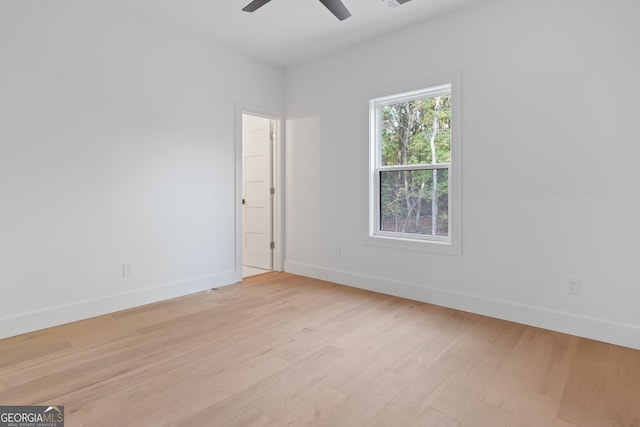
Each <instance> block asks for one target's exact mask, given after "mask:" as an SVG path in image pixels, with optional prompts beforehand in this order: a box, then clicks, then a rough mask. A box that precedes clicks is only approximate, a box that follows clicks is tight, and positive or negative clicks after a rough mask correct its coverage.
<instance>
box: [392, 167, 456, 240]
mask: <svg viewBox="0 0 640 427" xmlns="http://www.w3.org/2000/svg"><path fill="white" fill-rule="evenodd" d="M434 183H435V186H434ZM434 217H435V218H436V221H433V218H434ZM448 228H449V170H448V169H434V170H404V171H384V172H380V230H381V231H391V232H399V233H412V234H422V235H427V236H448V234H449V230H448Z"/></svg>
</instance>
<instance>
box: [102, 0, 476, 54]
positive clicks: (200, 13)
mask: <svg viewBox="0 0 640 427" xmlns="http://www.w3.org/2000/svg"><path fill="white" fill-rule="evenodd" d="M250 1H251V0H101V1H100V3H101V4H103V5H105V6H107V5H108V6H109V7H115V8H117V9H119V10H120V11H121V12H122V11H124V12H126V13H128V14H132V15H135V16H138V17H141V18H144V19H147V20H152V21H155V22H157V23H161V24H163V25H170V26H172V27H174V28H176V29H178V30H181V31H188V32H190V33H193V34H196V35H199V36H203V37H206V38H207V39H209V40H212V41H215V42H216V43H218V44H220V45H223V46H226V47H229V48H232V49H234V50H237V51H240V52H243V53H245V54H247V55H249V56H252V57H255V58H259V59H261V60H264V61H266V62H268V63H271V64H274V65H277V66H280V67H288V66H291V65H295V64H298V63H301V62H303V61H305V60H308V59H310V58H313V57H317V56H320V55H323V54H326V53H329V52H332V51H336V50H339V49H342V48H345V47H348V46H351V45H354V44H357V43H360V42H362V41H364V40H366V39H368V38H371V37H376V36H379V35H382V34H385V33H388V32H391V31H395V30H398V29H400V28H404V27H407V26H411V25H413V24H416V23H417V22H420V21H425V20H428V19H430V18H433V17H434V16H437V15H440V14H443V13H446V12H448V11H451V10H453V9H456V8H459V7H462V6H465V5H468V4H471V3H475V2H477V1H479V0H411V1H410V2H408V3H405V4H404V5H402V6H400V7H389V6H388V4H387V3H388V0H343V2H344V4H345V6H346V7H347V8H348V9H349V11H350V12H351V14H352V16H351V17H350V18H348V19H346V20H344V21H342V22H341V21H339V20H338V19H337V18H336V17H335V16H333V14H331V12H329V10H328V9H326V8H325V7H324V6H323V5H322V3H320V1H318V0H272V1H271V2H270V3H268V4H266V5H265V6H263V7H262V8H260V9H258V10H257V11H256V12H253V13H248V12H243V11H242V8H243V7H244V6H246V5H247V4H248V3H249V2H250Z"/></svg>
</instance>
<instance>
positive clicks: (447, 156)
mask: <svg viewBox="0 0 640 427" xmlns="http://www.w3.org/2000/svg"><path fill="white" fill-rule="evenodd" d="M451 106H452V97H451V85H443V86H437V87H432V88H429V89H425V90H421V91H416V92H410V93H405V94H400V95H395V96H389V97H385V98H378V99H374V100H372V101H371V120H372V138H373V139H372V154H373V155H372V160H373V164H372V177H371V179H372V182H373V186H372V193H373V194H372V210H373V212H372V213H373V215H372V222H373V224H372V227H371V228H372V235H374V236H381V237H395V238H401V239H412V240H423V241H435V242H442V243H448V242H450V231H451V221H450V211H449V210H450V205H451V204H450V197H449V196H450V176H451V174H450V171H451V157H452V156H451V153H452V150H451V148H452V147H451V141H452V138H451V136H452V135H451V133H452V127H451V111H452V109H451Z"/></svg>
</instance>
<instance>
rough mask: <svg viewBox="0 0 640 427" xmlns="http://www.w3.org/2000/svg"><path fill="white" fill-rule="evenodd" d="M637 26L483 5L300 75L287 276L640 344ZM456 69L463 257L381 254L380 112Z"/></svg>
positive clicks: (631, 18) (530, 7) (585, 14)
mask: <svg viewBox="0 0 640 427" xmlns="http://www.w3.org/2000/svg"><path fill="white" fill-rule="evenodd" d="M405 7H406V6H405ZM638 16H640V4H639V3H638V2H636V1H632V0H612V1H607V2H603V1H598V0H588V1H585V0H561V1H558V0H542V1H535V2H532V1H514V0H502V1H500V0H497V1H487V2H483V3H482V4H477V5H475V6H472V7H471V8H466V9H464V10H460V11H458V12H454V13H452V14H450V15H447V16H444V17H441V18H439V19H437V20H434V21H431V22H425V23H424V24H423V25H420V26H418V27H414V28H411V29H407V30H405V31H403V32H399V33H395V34H393V35H389V36H387V37H383V38H381V39H378V40H375V41H371V42H369V43H367V44H364V45H361V46H358V47H355V48H352V49H349V50H346V51H343V52H341V53H339V54H335V55H332V56H329V57H325V58H322V59H319V60H316V61H313V62H309V63H306V64H303V65H300V66H297V67H294V68H292V69H289V70H287V73H286V94H287V96H286V105H287V118H288V122H287V131H288V134H287V165H286V170H287V182H288V187H287V209H286V218H287V241H286V251H287V254H286V258H287V261H286V265H285V268H286V270H287V271H290V272H295V273H300V274H305V275H308V276H313V277H318V278H323V279H329V280H334V281H337V282H340V283H344V284H349V285H353V286H358V287H363V288H368V289H373V290H377V291H381V292H385V293H390V294H395V295H401V296H406V297H410V298H415V299H418V300H423V301H429V302H434V303H436V304H442V305H446V306H451V307H456V308H460V309H463V310H468V311H472V312H477V313H482V314H487V315H490V316H495V317H500V318H505V319H510V320H514V321H517V322H522V323H527V324H531V325H537V326H541V327H545V328H550V329H554V330H559V331H564V332H569V333H572V334H576V335H580V336H586V337H591V338H595V339H599V340H604V341H609V342H613V343H618V344H622V345H626V346H630V347H635V348H640V309H639V308H638V301H640V279H639V278H638V269H637V266H638V261H637V256H638V253H639V252H638V249H637V243H638V238H639V237H640V223H639V218H640V192H639V190H638V184H637V183H638V182H640V168H639V167H638V166H637V162H638V159H640V144H638V133H637V123H638V116H639V113H640V103H639V102H638V100H639V99H640V79H639V78H638V76H640V53H639V52H640V51H639V50H638V43H637V42H638V40H640V27H638V25H637V22H636V21H637V17H638ZM457 71H459V72H461V73H462V85H463V91H462V98H463V116H462V129H463V132H462V139H463V183H462V185H463V248H462V255H461V256H448V255H438V254H430V253H425V252H411V251H399V250H393V249H385V248H380V247H375V246H368V245H367V244H366V236H367V221H368V212H367V209H368V182H367V179H368V100H369V99H370V98H373V97H377V96H381V95H387V94H392V93H397V92H402V91H406V90H414V89H420V88H423V87H424V86H426V85H428V84H430V83H432V81H433V80H434V76H438V75H441V74H443V73H453V72H457ZM336 247H341V248H342V256H341V257H339V258H336V257H334V253H335V248H336ZM570 276H579V277H580V278H581V281H582V294H581V295H580V296H578V297H576V296H570V295H568V294H567V293H566V283H567V280H568V278H569V277H570Z"/></svg>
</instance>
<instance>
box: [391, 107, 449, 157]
mask: <svg viewBox="0 0 640 427" xmlns="http://www.w3.org/2000/svg"><path fill="white" fill-rule="evenodd" d="M379 114H380V130H379V131H380V141H381V150H382V152H381V164H382V165H383V166H391V165H416V164H432V163H450V162H451V96H450V95H446V96H436V97H432V98H423V99H418V100H415V101H408V102H401V103H398V104H393V105H385V106H381V107H380V111H379ZM434 157H435V161H434Z"/></svg>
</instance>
